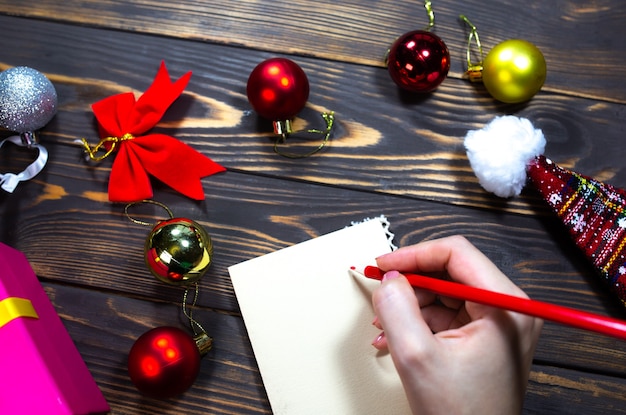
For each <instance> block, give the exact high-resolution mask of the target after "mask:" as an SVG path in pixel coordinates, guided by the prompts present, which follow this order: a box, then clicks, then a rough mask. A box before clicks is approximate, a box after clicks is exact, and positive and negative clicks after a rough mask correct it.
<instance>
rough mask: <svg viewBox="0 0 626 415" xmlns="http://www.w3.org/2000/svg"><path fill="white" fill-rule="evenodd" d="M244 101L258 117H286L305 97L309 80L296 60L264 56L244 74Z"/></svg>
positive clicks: (306, 96)
mask: <svg viewBox="0 0 626 415" xmlns="http://www.w3.org/2000/svg"><path fill="white" fill-rule="evenodd" d="M246 93H247V94H248V101H250V104H251V105H252V108H254V110H255V111H256V112H257V113H258V114H259V115H260V116H262V117H264V118H267V119H269V120H272V121H284V120H290V119H292V118H293V117H295V116H296V114H298V112H300V110H301V109H302V108H304V105H305V104H306V102H307V100H308V99H309V80H308V78H307V77H306V74H305V73H304V71H303V70H302V68H300V66H298V64H297V63H295V62H293V61H291V60H289V59H285V58H272V59H267V60H265V61H263V62H261V63H260V64H258V65H257V66H256V67H255V68H254V69H253V70H252V72H251V73H250V76H249V77H248V85H247V88H246Z"/></svg>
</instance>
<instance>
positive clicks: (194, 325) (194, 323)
mask: <svg viewBox="0 0 626 415" xmlns="http://www.w3.org/2000/svg"><path fill="white" fill-rule="evenodd" d="M190 289H191V288H186V289H185V293H184V294H183V304H182V308H183V314H184V315H185V317H187V318H188V319H189V326H190V327H191V331H193V335H194V336H197V335H198V334H200V333H206V330H205V329H204V327H202V325H201V324H200V323H199V322H198V320H196V319H194V318H193V307H195V306H196V303H197V302H198V294H199V288H198V283H195V284H194V295H193V298H192V299H191V304H189V306H190V307H191V308H189V307H188V304H187V303H188V301H189V300H188V298H189V290H190ZM198 330H199V331H198Z"/></svg>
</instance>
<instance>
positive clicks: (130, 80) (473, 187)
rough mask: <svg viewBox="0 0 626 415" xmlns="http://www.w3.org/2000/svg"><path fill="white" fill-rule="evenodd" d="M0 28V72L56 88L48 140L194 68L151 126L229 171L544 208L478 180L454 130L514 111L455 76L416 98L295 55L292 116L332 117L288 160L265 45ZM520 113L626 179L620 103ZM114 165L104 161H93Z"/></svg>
mask: <svg viewBox="0 0 626 415" xmlns="http://www.w3.org/2000/svg"><path fill="white" fill-rule="evenodd" d="M0 23H2V25H3V27H5V28H6V29H5V32H6V35H5V36H4V37H3V38H2V39H0V47H2V48H3V50H16V51H19V54H16V55H9V56H7V57H6V58H5V59H4V60H5V62H3V63H2V67H6V66H10V65H29V66H33V67H36V68H38V69H40V70H41V71H43V72H45V73H47V74H48V75H49V76H50V78H51V79H52V80H53V82H55V85H56V86H57V89H58V92H59V95H60V112H59V114H58V116H57V117H56V118H55V119H54V120H53V121H52V123H51V124H50V125H49V126H48V127H46V131H45V132H46V134H47V135H46V136H45V140H49V141H57V142H63V143H71V142H73V141H74V140H76V139H77V138H80V137H87V138H88V139H90V140H91V141H92V142H95V140H96V129H95V126H94V120H93V116H92V114H91V111H90V108H89V105H90V104H91V103H93V102H95V101H98V100H100V99H102V98H104V97H107V96H109V95H112V94H115V93H119V92H123V91H128V90H135V91H143V90H145V89H146V88H147V87H148V85H149V84H150V82H151V80H152V78H153V77H154V74H155V73H156V70H157V67H158V64H159V61H160V60H161V59H165V60H166V61H167V62H168V64H169V67H170V70H171V72H172V76H174V77H178V76H181V75H182V74H183V73H184V72H186V71H187V70H193V72H194V76H193V77H192V81H191V84H190V85H189V87H188V88H187V92H186V93H185V94H184V95H183V96H182V97H181V98H180V99H179V100H178V101H177V102H176V103H175V104H174V105H173V106H172V108H170V110H169V111H168V113H167V114H166V116H165V118H164V121H163V122H162V123H161V128H160V129H157V130H155V131H162V132H166V133H169V134H173V135H175V136H176V137H178V138H180V139H181V140H183V141H186V142H188V143H190V144H192V145H193V146H194V147H196V148H198V149H199V150H200V151H202V152H204V153H205V154H207V155H209V156H211V157H213V158H214V159H215V160H216V161H218V162H220V163H222V164H224V165H225V166H226V167H228V168H229V169H232V170H241V171H247V172H251V173H261V174H266V175H273V176H276V177H282V178H292V179H296V180H305V181H314V182H318V183H326V184H330V185H334V186H343V187H351V188H357V189H363V190H367V191H376V192H384V193H391V194H397V195H402V196H406V197H413V198H420V199H430V200H439V201H445V202H447V203H455V204H462V205H469V206H479V207H484V208H488V209H493V208H496V209H506V210H509V211H515V212H521V213H525V214H546V208H545V203H543V202H542V201H538V200H537V199H536V198H534V197H533V196H527V197H519V198H513V199H511V200H508V201H507V200H503V199H500V198H496V197H493V196H491V195H489V194H487V193H486V192H485V191H483V189H482V188H481V187H480V186H479V185H478V184H477V180H476V178H475V177H474V174H473V172H472V171H471V169H470V167H469V163H468V161H467V158H466V156H465V153H464V150H463V146H462V139H463V137H464V135H465V133H466V132H467V131H468V130H469V129H475V128H480V127H482V126H483V125H484V124H485V123H486V122H488V121H490V120H491V119H492V118H493V117H494V116H495V115H500V114H502V113H506V112H508V111H509V110H510V109H511V108H509V107H503V106H500V105H497V104H495V103H494V102H493V100H491V99H489V98H485V97H484V96H482V97H481V98H480V99H479V100H478V101H477V100H476V90H475V89H474V87H473V86H472V85H468V84H467V83H465V82H464V81H461V80H450V81H449V82H448V83H447V85H445V86H443V87H442V88H441V89H440V90H439V91H438V92H437V93H436V94H434V95H431V96H428V97H426V98H423V99H419V100H417V99H415V98H411V97H407V96H405V95H403V94H398V93H397V91H396V90H395V87H393V86H391V85H389V82H388V79H387V74H386V73H385V71H384V70H382V69H380V68H373V67H365V66H357V65H352V64H345V63H340V62H327V61H320V60H317V59H308V58H298V62H299V63H300V64H301V65H302V66H303V68H304V69H305V70H306V71H307V73H308V74H309V78H310V80H311V85H312V94H311V98H310V99H309V102H310V103H309V106H308V108H306V109H305V110H304V111H303V112H302V114H301V118H299V119H298V120H297V122H296V125H297V126H301V127H303V126H306V125H307V123H308V125H315V126H318V125H319V123H321V119H320V117H319V116H318V115H317V111H319V110H323V109H330V110H335V111H336V113H337V120H338V121H337V128H336V131H335V137H334V139H333V140H332V143H331V145H330V146H329V148H328V149H326V150H324V151H323V152H322V153H321V154H319V155H318V156H315V157H311V158H309V159H305V160H295V161H294V160H289V159H285V158H283V157H279V156H277V155H275V154H274V153H273V151H272V134H271V126H269V124H268V123H264V122H263V121H261V120H259V118H258V117H257V116H256V115H255V114H254V113H253V112H252V111H251V109H250V105H249V103H248V101H247V99H246V96H245V85H246V81H247V77H248V75H249V72H250V71H251V70H252V68H253V67H254V66H255V65H256V64H257V63H258V62H260V61H262V60H263V59H265V58H267V57H269V56H271V55H269V54H266V53H262V52H255V51H246V52H243V51H242V50H241V49H239V48H230V47H224V46H216V45H207V44H202V43H190V42H185V41H181V40H171V39H163V38H158V37H152V36H143V35H131V34H128V33H119V32H111V31H104V30H96V29H89V28H83V27H72V26H65V25H58V24H52V23H46V22H33V21H28V20H23V19H16V18H7V17H4V18H0ZM129 44H131V45H132V44H141V48H140V50H138V51H137V50H135V48H129V47H128V45H129ZM42 56H46V59H41V57H42ZM191 56H193V57H194V58H193V59H190V57H191ZM216 56H219V57H221V59H218V60H216V59H215V57H216ZM111 62H115V64H111ZM516 114H518V115H520V116H524V117H528V118H529V119H531V120H533V122H535V123H536V125H537V126H538V127H540V128H542V129H543V130H544V132H545V134H546V136H547V138H548V146H547V149H546V154H547V155H548V156H550V157H552V158H553V159H554V160H555V161H556V162H558V163H560V164H561V165H563V166H564V167H570V168H574V169H576V170H577V171H579V172H581V173H584V174H587V175H591V176H594V177H597V178H599V179H602V180H607V181H609V182H611V183H612V184H615V185H618V186H622V187H626V166H624V164H623V162H622V161H623V159H624V157H625V156H626V153H625V152H626V149H625V147H624V146H621V145H619V144H618V143H620V140H621V138H622V136H623V127H622V125H623V124H624V123H625V122H626V111H624V106H623V105H620V104H611V103H598V102H597V101H594V100H589V99H578V98H572V97H567V96H562V95H555V94H542V95H541V96H538V97H536V98H535V99H533V101H531V103H530V104H528V105H527V106H520V107H516ZM581 114H585V115H586V117H581V116H580V115H581ZM607 149H611V150H610V151H607ZM109 166H110V162H109V161H105V162H103V163H101V164H100V167H98V168H108V167H109Z"/></svg>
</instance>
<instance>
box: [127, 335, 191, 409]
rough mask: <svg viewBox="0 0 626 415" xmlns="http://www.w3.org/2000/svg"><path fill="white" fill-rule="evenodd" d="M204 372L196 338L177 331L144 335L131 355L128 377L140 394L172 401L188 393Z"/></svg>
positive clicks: (138, 340)
mask: <svg viewBox="0 0 626 415" xmlns="http://www.w3.org/2000/svg"><path fill="white" fill-rule="evenodd" d="M199 371H200V351H199V350H198V347H197V346H196V342H195V341H194V339H193V337H191V336H190V335H189V334H187V333H186V332H184V331H183V330H181V329H179V328H176V327H157V328H154V329H152V330H150V331H147V332H146V333H144V334H142V335H141V336H140V337H139V338H138V339H137V341H135V344H133V347H132V348H131V349H130V353H129V354H128V373H129V375H130V379H131V380H132V381H133V383H134V384H135V386H136V387H137V389H139V391H140V392H142V393H144V394H146V395H149V396H153V397H157V398H164V399H167V398H171V397H173V396H176V395H179V394H181V393H183V392H185V391H186V390H187V389H189V387H190V386H191V385H192V384H193V382H194V381H195V380H196V377H197V376H198V372H199Z"/></svg>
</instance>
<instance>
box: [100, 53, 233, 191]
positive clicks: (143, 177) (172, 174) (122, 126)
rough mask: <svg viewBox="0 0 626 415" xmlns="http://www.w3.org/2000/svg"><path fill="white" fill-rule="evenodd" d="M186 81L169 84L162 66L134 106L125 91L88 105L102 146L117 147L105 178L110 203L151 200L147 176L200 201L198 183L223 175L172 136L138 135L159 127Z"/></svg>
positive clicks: (210, 162) (215, 167) (184, 76)
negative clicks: (212, 176)
mask: <svg viewBox="0 0 626 415" xmlns="http://www.w3.org/2000/svg"><path fill="white" fill-rule="evenodd" d="M189 78H191V72H187V73H186V74H185V75H183V76H182V77H181V78H180V79H178V80H177V81H176V82H172V81H171V79H170V76H169V73H168V72H167V68H166V67H165V63H164V62H161V67H160V68H159V71H158V72H157V74H156V76H155V78H154V81H153V82H152V85H150V87H149V88H148V89H147V90H146V92H144V93H143V95H142V96H141V97H139V99H137V100H136V101H135V94H133V93H132V92H128V93H123V94H119V95H113V96H111V97H108V98H105V99H103V100H101V101H98V102H96V103H95V104H93V105H92V106H91V107H92V109H93V113H94V115H95V116H96V119H97V120H98V123H99V129H100V139H101V140H103V141H104V142H105V147H106V148H107V149H111V146H115V147H117V148H116V151H117V155H116V157H115V160H114V161H113V166H112V168H111V175H110V177H109V200H110V201H112V202H135V201H139V200H142V199H150V198H151V197H152V194H153V192H152V186H151V184H150V178H149V176H148V173H149V174H150V175H152V176H154V177H156V178H157V179H159V180H160V181H162V182H163V183H165V184H166V185H168V186H170V187H172V188H173V189H174V190H176V191H178V192H180V193H182V194H184V195H185V196H188V197H190V198H192V199H196V200H202V199H204V190H203V189H202V183H201V181H200V179H201V178H202V177H205V176H210V175H212V174H215V173H219V172H222V171H225V170H226V169H225V168H224V167H222V166H221V165H219V164H217V163H215V162H214V161H212V160H211V159H210V158H208V157H206V156H204V155H202V154H200V153H199V152H197V151H196V150H194V149H193V148H191V147H190V146H188V145H187V144H185V143H183V142H181V141H179V140H177V139H175V138H174V137H170V136H168V135H165V134H148V135H142V134H144V133H145V132H146V131H148V130H149V129H151V128H152V127H154V126H155V125H156V124H157V123H158V122H159V120H160V119H161V117H162V116H163V114H164V113H165V111H166V110H167V109H168V108H169V106H170V105H171V104H172V103H173V102H174V101H175V100H176V98H178V97H179V96H180V94H181V93H182V92H183V90H184V89H185V87H186V86H187V83H188V82H189ZM103 141H101V143H102V142H103Z"/></svg>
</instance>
